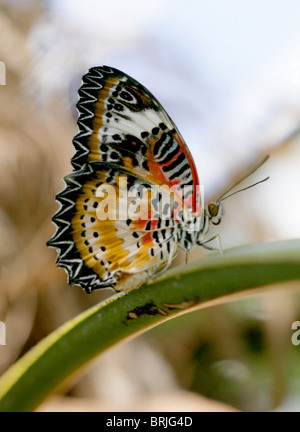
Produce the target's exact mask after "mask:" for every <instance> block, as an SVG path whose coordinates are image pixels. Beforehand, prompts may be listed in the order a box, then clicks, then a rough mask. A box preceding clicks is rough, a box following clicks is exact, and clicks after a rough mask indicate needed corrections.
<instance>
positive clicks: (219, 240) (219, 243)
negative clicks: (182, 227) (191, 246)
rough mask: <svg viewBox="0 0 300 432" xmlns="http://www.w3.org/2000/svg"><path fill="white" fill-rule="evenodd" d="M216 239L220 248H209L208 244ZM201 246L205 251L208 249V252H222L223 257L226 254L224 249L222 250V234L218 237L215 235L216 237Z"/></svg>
mask: <svg viewBox="0 0 300 432" xmlns="http://www.w3.org/2000/svg"><path fill="white" fill-rule="evenodd" d="M215 239H216V240H217V242H218V245H219V247H218V248H214V247H212V246H207V243H210V242H211V241H213V240H215ZM200 246H202V247H204V249H208V250H211V251H217V252H220V254H221V255H223V254H224V251H223V248H222V242H221V236H220V234H216V235H214V236H213V237H211V238H210V239H208V240H206V241H205V242H203V243H201V245H200Z"/></svg>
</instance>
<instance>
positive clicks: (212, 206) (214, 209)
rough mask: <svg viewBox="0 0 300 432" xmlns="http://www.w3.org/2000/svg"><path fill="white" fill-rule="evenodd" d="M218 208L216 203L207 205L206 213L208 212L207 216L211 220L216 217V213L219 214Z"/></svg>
mask: <svg viewBox="0 0 300 432" xmlns="http://www.w3.org/2000/svg"><path fill="white" fill-rule="evenodd" d="M219 207H220V205H219V204H216V203H210V204H208V207H207V208H208V212H209V214H210V216H211V217H212V218H213V217H215V216H218V213H219Z"/></svg>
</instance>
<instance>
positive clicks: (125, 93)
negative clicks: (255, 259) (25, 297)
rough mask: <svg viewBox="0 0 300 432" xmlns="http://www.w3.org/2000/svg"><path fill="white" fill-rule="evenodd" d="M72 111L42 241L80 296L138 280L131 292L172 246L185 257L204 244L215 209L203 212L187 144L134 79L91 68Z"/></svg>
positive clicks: (161, 266) (159, 266)
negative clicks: (70, 148) (61, 176)
mask: <svg viewBox="0 0 300 432" xmlns="http://www.w3.org/2000/svg"><path fill="white" fill-rule="evenodd" d="M77 107H78V110H79V114H80V115H79V120H78V126H79V132H78V134H77V135H76V136H75V138H74V140H73V144H74V147H75V154H74V156H73V158H72V165H73V168H74V170H73V172H72V173H71V174H69V175H68V176H66V177H65V182H66V188H65V189H64V190H63V191H62V192H61V193H60V194H58V195H57V200H58V201H59V202H60V204H61V208H60V210H59V211H58V212H57V213H56V215H55V216H54V218H53V220H54V222H55V224H56V225H57V231H56V233H55V235H54V236H53V238H52V239H51V240H50V241H49V242H48V244H49V245H50V246H52V247H55V248H56V249H57V251H58V258H57V263H58V265H59V266H60V267H63V268H65V269H66V271H67V273H68V276H69V282H70V283H71V284H79V285H81V286H82V287H83V288H84V289H85V290H86V291H87V292H92V291H93V290H95V289H98V288H102V287H113V288H115V289H116V290H119V289H123V288H121V286H122V284H121V282H122V281H123V282H124V280H127V279H128V280H129V277H130V276H133V275H136V276H137V279H138V276H139V275H143V276H141V277H140V279H139V282H135V283H133V285H134V286H133V287H134V288H136V287H137V286H139V285H140V284H142V283H144V282H145V280H148V279H149V278H152V277H153V276H155V275H156V274H158V273H161V272H162V271H164V270H165V269H166V268H168V266H169V265H170V264H171V262H172V260H173V258H174V257H175V255H176V253H177V251H178V248H181V249H183V250H184V251H185V252H186V253H188V252H189V251H190V250H191V249H192V248H193V247H194V246H195V245H197V244H199V245H203V244H204V238H205V235H206V234H207V232H208V230H209V226H210V224H211V222H213V223H214V221H218V220H219V218H220V213H219V209H220V203H216V208H214V209H213V210H211V209H209V208H207V209H204V210H203V209H202V205H201V196H200V188H199V179H198V175H197V170H196V168H195V164H194V161H193V158H192V156H191V154H190V152H189V150H188V147H187V145H186V144H185V142H184V140H183V138H182V136H181V135H180V133H179V131H178V129H177V128H176V126H175V125H174V123H173V122H172V120H171V119H170V117H169V116H168V115H167V113H166V112H165V110H164V109H163V108H162V107H161V105H160V104H159V102H158V101H157V100H156V99H155V97H154V96H153V95H152V94H151V93H150V92H149V91H148V90H147V89H145V88H144V87H143V86H142V85H141V84H139V83H138V82H137V81H135V80H134V79H133V78H131V77H129V76H128V75H126V74H124V73H123V72H120V71H118V70H116V69H113V68H109V67H105V66H103V67H96V68H92V69H90V71H89V72H88V73H87V74H86V75H85V76H84V77H83V85H82V87H81V88H80V90H79V102H78V104H77ZM132 280H133V279H132ZM129 285H130V282H129Z"/></svg>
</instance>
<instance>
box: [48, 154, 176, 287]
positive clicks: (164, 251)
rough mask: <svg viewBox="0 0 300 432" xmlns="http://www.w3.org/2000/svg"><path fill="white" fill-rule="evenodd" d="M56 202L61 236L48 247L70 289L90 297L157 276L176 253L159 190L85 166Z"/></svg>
mask: <svg viewBox="0 0 300 432" xmlns="http://www.w3.org/2000/svg"><path fill="white" fill-rule="evenodd" d="M65 181H66V185H67V187H66V189H65V190H64V191H63V192H62V193H60V194H59V195H58V196H57V199H58V201H59V202H60V203H61V209H60V211H59V212H58V213H57V214H56V215H55V216H54V218H53V220H54V222H55V223H56V225H57V227H58V230H57V233H56V235H55V236H54V237H53V238H52V239H51V241H50V242H49V244H50V245H51V246H53V247H56V248H57V249H58V251H59V253H58V260H57V262H58V265H59V266H60V267H63V268H65V269H66V270H67V272H68V275H69V283H71V284H80V285H81V286H82V287H83V288H85V289H86V290H87V292H91V291H93V290H95V289H97V288H102V287H109V286H113V287H115V286H116V284H117V282H118V280H120V279H122V275H124V274H135V273H138V272H142V271H147V272H148V275H149V277H151V276H153V275H154V274H155V273H156V272H157V271H159V269H161V268H162V267H163V266H164V265H166V264H167V262H168V261H169V260H170V254H172V256H173V255H175V253H176V251H177V238H176V232H175V227H174V222H173V219H172V215H171V213H170V214H169V216H166V217H164V218H161V217H160V215H159V211H158V210H159V209H158V207H157V203H159V202H163V200H164V197H162V196H161V195H162V193H163V192H161V191H160V189H159V188H158V187H156V188H155V185H153V184H150V183H145V182H144V180H143V179H142V178H140V177H138V176H137V175H134V174H131V173H130V172H128V171H127V170H125V169H122V168H120V169H118V170H117V169H116V168H115V166H113V165H110V164H108V163H103V162H102V163H101V162H100V163H98V162H95V163H92V164H85V165H84V166H83V167H82V168H81V169H80V170H77V171H74V172H73V173H71V174H70V175H68V176H67V177H66V178H65Z"/></svg>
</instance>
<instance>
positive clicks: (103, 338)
mask: <svg viewBox="0 0 300 432" xmlns="http://www.w3.org/2000/svg"><path fill="white" fill-rule="evenodd" d="M299 279H300V240H291V241H285V242H278V243H272V244H265V245H256V246H247V247H243V248H235V249H232V250H230V251H226V253H225V254H224V255H219V254H214V255H212V256H210V257H208V258H205V259H203V260H201V261H198V262H196V263H192V264H189V265H187V266H182V267H178V268H176V269H174V270H171V271H169V272H168V273H166V275H165V276H163V277H162V278H160V279H159V280H156V281H154V282H152V283H150V284H148V285H145V286H143V287H141V288H139V289H138V290H135V291H131V292H129V293H128V294H126V295H123V294H116V295H115V296H113V297H112V298H110V299H109V300H108V301H105V302H102V303H100V304H99V305H97V306H94V307H92V308H91V309H89V310H87V311H86V312H84V313H82V314H81V315H79V316H77V317H76V318H74V319H72V320H71V321H69V322H68V323H66V324H65V325H63V326H62V327H61V328H59V329H58V330H56V331H55V332H53V333H52V334H51V335H49V336H48V337H47V338H45V339H44V340H42V341H41V342H40V343H38V344H37V345H36V346H35V347H34V348H33V349H32V350H30V351H29V352H28V353H27V354H26V355H24V356H23V357H22V358H21V359H20V360H18V361H17V362H16V363H15V364H14V365H13V366H12V367H11V368H10V369H9V370H8V371H7V372H6V373H5V374H4V375H3V376H2V377H1V378H0V411H2V412H3V411H32V410H34V409H35V408H36V407H37V406H38V405H39V404H40V403H41V402H42V401H43V400H44V399H45V398H46V397H47V396H48V395H49V394H50V393H51V392H53V391H54V389H55V388H56V387H57V386H58V385H59V384H61V383H62V381H64V380H65V379H67V378H68V377H69V376H70V375H71V374H73V373H74V372H75V371H77V370H78V369H79V368H80V367H82V366H84V365H85V364H86V363H87V362H89V361H90V360H92V359H93V358H94V357H95V356H97V355H98V354H99V353H101V352H103V351H105V350H107V349H108V348H109V347H111V346H113V345H116V344H117V343H118V342H121V341H125V340H126V339H128V338H130V337H133V336H137V335H139V334H141V333H142V332H145V331H146V330H148V329H150V328H152V327H154V326H156V325H158V324H160V323H162V322H165V321H166V320H168V319H170V318H174V317H175V316H178V315H181V314H183V313H187V312H191V311H193V310H196V309H199V308H203V307H207V306H209V305H211V304H217V303H224V302H226V301H230V300H232V299H233V298H234V297H236V296H237V295H239V296H246V295H249V293H251V294H254V293H256V292H257V290H255V288H257V287H261V286H263V285H269V284H274V283H279V282H286V281H293V280H299ZM249 290H250V291H249Z"/></svg>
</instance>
